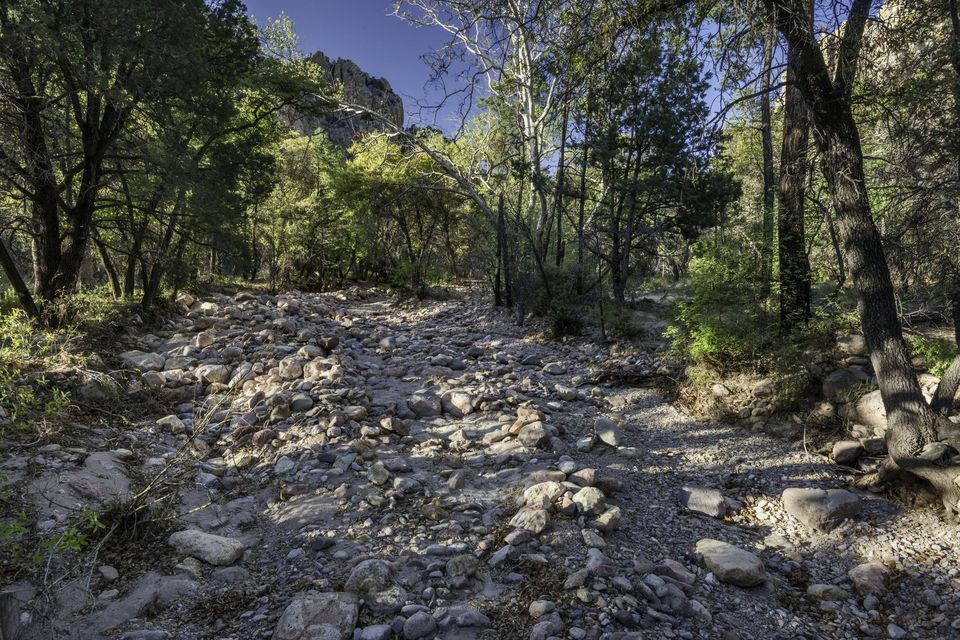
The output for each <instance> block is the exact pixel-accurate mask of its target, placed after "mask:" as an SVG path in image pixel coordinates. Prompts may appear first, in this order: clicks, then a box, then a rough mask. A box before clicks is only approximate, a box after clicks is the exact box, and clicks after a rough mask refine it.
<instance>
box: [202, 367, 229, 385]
mask: <svg viewBox="0 0 960 640" xmlns="http://www.w3.org/2000/svg"><path fill="white" fill-rule="evenodd" d="M195 373H196V376H197V378H199V379H200V380H202V381H203V382H219V383H220V384H226V383H228V382H230V373H231V370H230V367H228V366H227V365H225V364H202V365H200V366H199V367H197V370H196V371H195Z"/></svg>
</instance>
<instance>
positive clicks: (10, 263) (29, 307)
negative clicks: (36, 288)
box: [0, 239, 43, 323]
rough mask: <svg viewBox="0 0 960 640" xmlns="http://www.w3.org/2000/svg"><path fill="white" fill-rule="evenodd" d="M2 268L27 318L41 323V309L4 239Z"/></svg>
mask: <svg viewBox="0 0 960 640" xmlns="http://www.w3.org/2000/svg"><path fill="white" fill-rule="evenodd" d="M0 267H3V272H4V273H5V274H6V275H7V280H9V281H10V285H11V286H12V287H13V292H14V293H15V294H16V296H17V301H18V302H20V307H21V308H23V311H24V312H25V313H26V314H27V317H29V318H30V319H31V320H33V321H34V322H38V323H41V322H42V321H43V318H42V317H41V316H40V309H38V308H37V305H36V303H35V302H34V300H33V296H32V295H31V294H30V287H28V286H27V283H26V282H24V281H23V276H21V275H20V270H19V269H17V263H16V261H14V259H13V255H12V254H11V253H10V250H9V249H7V245H6V244H4V242H3V240H2V239H0Z"/></svg>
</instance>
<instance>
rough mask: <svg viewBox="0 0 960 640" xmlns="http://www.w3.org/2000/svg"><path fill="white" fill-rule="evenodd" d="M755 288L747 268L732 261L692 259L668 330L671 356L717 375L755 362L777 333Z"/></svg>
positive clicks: (724, 257) (754, 282)
mask: <svg viewBox="0 0 960 640" xmlns="http://www.w3.org/2000/svg"><path fill="white" fill-rule="evenodd" d="M757 284H758V283H757V279H756V274H755V273H754V272H753V270H752V269H751V268H750V266H749V265H748V264H747V263H746V261H743V260H739V259H736V257H735V256H725V255H723V254H721V255H720V256H704V257H699V258H694V259H693V260H692V261H691V263H690V269H689V277H688V279H687V284H686V287H685V290H684V291H683V292H682V293H683V296H684V297H683V298H682V299H681V300H680V301H679V302H677V303H676V305H675V307H674V322H673V323H672V324H671V325H670V326H669V327H668V329H667V337H668V339H669V340H670V344H671V348H672V350H673V351H674V354H675V355H677V356H679V357H681V358H683V359H688V360H692V361H693V362H695V363H698V364H708V365H710V366H712V367H713V368H715V369H717V370H718V371H720V372H721V373H723V372H727V371H733V370H736V369H740V368H742V367H743V366H744V365H747V364H749V363H751V362H753V361H755V360H756V357H757V355H758V352H759V351H761V350H762V349H763V347H764V343H765V342H766V341H768V340H769V338H770V337H771V335H773V334H775V332H776V330H777V329H776V318H774V317H773V316H772V315H771V314H769V313H768V312H767V311H766V310H765V306H764V300H763V297H764V296H763V294H762V293H761V292H760V291H759V289H758V287H757Z"/></svg>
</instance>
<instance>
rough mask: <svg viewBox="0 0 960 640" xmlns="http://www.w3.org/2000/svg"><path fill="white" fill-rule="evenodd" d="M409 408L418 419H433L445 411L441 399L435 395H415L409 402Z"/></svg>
mask: <svg viewBox="0 0 960 640" xmlns="http://www.w3.org/2000/svg"><path fill="white" fill-rule="evenodd" d="M407 406H408V407H410V410H411V411H413V412H414V413H415V414H417V417H418V418H433V417H436V416H438V415H440V412H441V411H443V405H442V404H441V402H440V398H439V397H438V396H437V395H436V394H433V393H415V394H413V395H412V396H410V399H409V400H407Z"/></svg>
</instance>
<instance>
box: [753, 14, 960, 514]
mask: <svg viewBox="0 0 960 640" xmlns="http://www.w3.org/2000/svg"><path fill="white" fill-rule="evenodd" d="M870 5H871V2H870V0H854V1H853V3H852V4H851V6H850V10H849V14H848V16H847V19H846V24H845V26H844V28H843V31H842V34H841V36H840V40H839V42H838V45H837V51H836V65H835V71H834V73H833V74H831V73H830V70H829V67H828V66H827V63H826V60H825V58H824V53H823V50H822V49H821V47H820V44H819V43H818V42H817V40H816V39H815V38H814V37H813V35H812V33H811V32H810V30H809V28H808V24H809V22H808V18H807V15H808V14H807V9H806V7H804V6H803V3H802V2H800V1H799V0H764V6H765V7H766V9H767V11H768V14H769V15H770V17H771V19H774V20H775V21H776V25H777V28H778V30H779V31H780V33H781V34H782V35H783V37H784V38H785V39H786V40H787V42H788V45H789V46H790V47H792V48H793V49H794V50H795V55H796V58H795V60H796V65H795V70H796V76H797V83H798V87H799V89H800V91H801V93H802V95H803V98H804V102H805V103H806V106H807V109H808V113H809V116H810V119H811V122H812V124H813V131H814V138H815V140H816V143H817V146H818V148H819V150H820V154H821V162H822V163H823V164H822V168H823V174H824V177H825V179H826V181H827V183H828V185H829V188H830V191H831V194H832V195H833V201H834V203H835V205H836V209H837V211H836V214H837V227H838V232H839V235H840V239H841V242H842V245H843V249H844V255H845V257H846V261H847V266H848V269H849V272H850V277H851V280H852V285H853V290H854V293H855V295H856V297H857V305H858V312H859V315H860V322H861V326H862V328H863V334H864V338H865V339H866V342H867V346H868V348H869V349H870V359H871V362H872V364H873V368H874V371H875V372H876V376H877V381H878V383H879V387H880V393H881V396H882V398H883V403H884V407H885V408H886V411H887V423H888V430H887V445H888V449H889V451H890V459H891V461H892V463H893V464H894V465H896V466H897V467H899V468H900V469H903V470H905V471H907V472H909V473H912V474H914V475H916V476H919V477H921V478H923V479H925V480H927V481H928V482H930V483H931V484H932V485H933V486H934V487H935V488H936V489H937V490H938V491H939V492H940V493H941V495H942V496H943V499H944V504H945V506H946V507H947V509H948V512H950V513H955V512H956V511H957V509H958V497H960V485H958V484H957V483H956V482H955V480H956V478H958V477H960V469H958V468H957V467H953V466H950V465H946V464H943V463H942V461H941V460H940V456H942V455H943V452H942V451H940V452H939V453H940V455H936V454H934V455H928V454H929V452H930V451H931V449H929V448H928V445H933V444H935V443H937V442H940V441H947V442H950V443H951V444H952V445H953V446H960V434H958V428H957V427H956V425H954V424H953V423H951V422H950V421H948V420H947V419H946V417H944V416H943V415H942V414H940V413H938V412H937V411H935V410H933V409H932V408H931V407H930V405H928V404H927V402H926V401H925V399H924V397H923V394H922V393H921V391H920V385H919V383H918V382H917V378H916V376H915V375H914V372H913V367H912V364H911V361H910V352H909V348H908V346H907V343H906V341H905V340H904V338H903V333H902V328H901V325H900V319H899V316H898V314H897V306H896V301H895V298H894V290H893V283H892V281H891V278H890V272H889V269H888V266H887V262H886V258H885V255H884V250H883V245H882V242H881V238H880V233H879V231H878V229H877V226H876V224H875V223H874V220H873V216H872V212H871V204H870V199H869V196H868V193H867V189H866V179H865V175H864V166H863V152H862V149H861V141H860V134H859V130H858V127H857V123H856V121H855V119H854V117H853V112H852V108H851V99H852V92H853V83H854V81H855V77H856V71H857V63H858V59H859V56H860V51H861V46H862V44H863V31H864V27H865V25H866V22H867V18H868V16H869V11H870ZM955 365H957V363H955ZM950 391H952V392H953V393H955V392H956V389H952V390H950ZM953 393H950V394H949V395H950V396H951V397H952V396H953ZM924 456H926V457H924Z"/></svg>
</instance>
